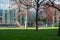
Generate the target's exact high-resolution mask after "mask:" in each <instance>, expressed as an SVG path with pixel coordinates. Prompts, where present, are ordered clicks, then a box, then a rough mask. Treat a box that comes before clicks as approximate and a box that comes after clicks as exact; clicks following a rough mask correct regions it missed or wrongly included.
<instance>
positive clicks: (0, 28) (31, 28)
mask: <svg viewBox="0 0 60 40" xmlns="http://www.w3.org/2000/svg"><path fill="white" fill-rule="evenodd" d="M0 29H24V28H19V27H16V28H11V27H0ZM27 29H36V28H35V27H28V28H27ZM38 29H58V27H39V28H38Z"/></svg>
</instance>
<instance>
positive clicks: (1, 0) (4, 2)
mask: <svg viewBox="0 0 60 40" xmlns="http://www.w3.org/2000/svg"><path fill="white" fill-rule="evenodd" d="M55 3H56V4H60V0H57V1H55ZM0 5H1V6H0V9H8V8H9V6H10V5H11V4H10V2H9V0H0Z"/></svg>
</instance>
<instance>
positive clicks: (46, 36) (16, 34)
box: [0, 29, 60, 40]
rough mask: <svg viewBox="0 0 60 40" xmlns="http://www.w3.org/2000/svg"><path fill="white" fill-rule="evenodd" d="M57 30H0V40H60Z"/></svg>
mask: <svg viewBox="0 0 60 40" xmlns="http://www.w3.org/2000/svg"><path fill="white" fill-rule="evenodd" d="M57 31H58V30H57V29H54V30H53V29H40V30H39V31H35V30H33V29H31V30H30V29H27V30H24V29H23V30H22V29H15V30H14V29H9V30H8V29H0V40H60V37H58V36H57Z"/></svg>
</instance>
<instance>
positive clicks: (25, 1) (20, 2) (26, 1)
mask: <svg viewBox="0 0 60 40" xmlns="http://www.w3.org/2000/svg"><path fill="white" fill-rule="evenodd" d="M13 1H14V2H15V3H13V4H14V5H17V7H18V12H17V14H18V15H17V17H18V16H19V15H20V14H21V15H22V13H21V6H24V7H23V8H24V12H25V13H26V14H24V15H25V29H26V28H27V26H28V13H29V11H28V10H29V9H30V7H31V3H32V0H13ZM17 17H16V19H17Z"/></svg>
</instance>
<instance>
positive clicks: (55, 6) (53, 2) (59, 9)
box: [46, 0, 60, 36]
mask: <svg viewBox="0 0 60 40" xmlns="http://www.w3.org/2000/svg"><path fill="white" fill-rule="evenodd" d="M48 2H50V3H48ZM48 2H47V3H46V5H48V6H50V7H53V8H55V9H57V10H58V11H60V5H58V4H55V0H53V1H51V0H49V1H48ZM58 36H60V20H59V29H58Z"/></svg>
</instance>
